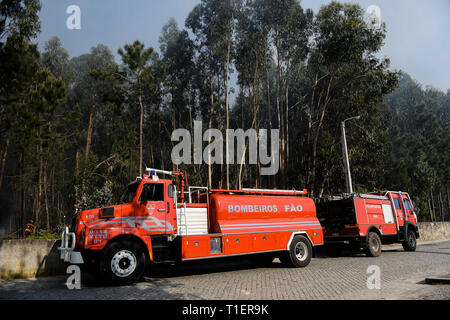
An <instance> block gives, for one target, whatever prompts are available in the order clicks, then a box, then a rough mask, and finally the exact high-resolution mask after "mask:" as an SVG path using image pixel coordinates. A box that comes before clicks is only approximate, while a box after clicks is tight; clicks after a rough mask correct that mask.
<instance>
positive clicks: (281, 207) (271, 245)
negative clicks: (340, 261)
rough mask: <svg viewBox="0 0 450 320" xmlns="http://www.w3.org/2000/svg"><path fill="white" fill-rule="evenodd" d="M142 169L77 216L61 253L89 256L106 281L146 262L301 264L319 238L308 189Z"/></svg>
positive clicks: (118, 280)
mask: <svg viewBox="0 0 450 320" xmlns="http://www.w3.org/2000/svg"><path fill="white" fill-rule="evenodd" d="M147 172H149V175H144V177H143V178H137V179H136V181H134V182H133V183H131V184H129V185H128V187H127V189H126V192H125V193H124V195H123V196H122V199H121V204H118V205H115V206H110V207H105V208H98V209H92V210H86V211H83V212H80V213H78V214H77V215H76V216H75V217H74V220H73V223H72V227H71V231H69V229H68V228H66V230H65V231H64V232H63V235H62V244H61V247H60V248H59V249H60V251H61V259H63V260H64V261H66V262H70V263H75V264H81V263H86V264H90V265H92V266H94V267H95V268H96V269H97V271H98V275H99V276H100V277H101V278H102V279H103V280H104V281H105V282H107V283H110V284H117V285H122V284H130V283H133V282H136V281H138V280H139V279H140V278H141V277H142V275H143V273H144V271H145V269H146V267H147V266H148V265H149V264H150V263H175V262H179V261H187V260H194V259H209V258H218V257H229V256H236V255H251V257H252V258H253V260H254V261H259V262H261V263H262V262H266V261H272V260H273V259H274V258H275V257H278V258H279V259H280V260H281V261H282V262H283V263H284V264H286V265H289V266H292V267H305V266H307V265H308V264H309V262H310V260H311V257H312V254H313V247H314V246H318V245H322V244H323V241H324V240H323V230H322V226H321V224H320V223H319V220H318V218H317V217H316V207H315V204H314V201H313V200H312V199H310V198H308V197H306V190H301V191H296V190H277V189H242V190H224V189H208V188H206V187H195V186H189V187H186V185H187V183H186V182H185V181H186V179H185V175H184V174H183V173H182V172H177V171H174V172H172V171H164V170H156V169H147ZM158 173H159V174H165V175H168V176H170V177H171V179H160V178H159V177H158V175H157V174H158Z"/></svg>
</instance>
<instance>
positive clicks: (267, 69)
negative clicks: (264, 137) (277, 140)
mask: <svg viewBox="0 0 450 320" xmlns="http://www.w3.org/2000/svg"><path fill="white" fill-rule="evenodd" d="M266 90H267V117H268V119H269V132H272V113H271V110H270V74H269V67H268V63H266ZM273 151H274V150H272V151H271V154H272V163H273V162H274V160H275V159H274V158H273V157H274V152H273ZM267 180H268V184H269V186H273V183H274V182H273V176H272V175H271V176H268V178H267Z"/></svg>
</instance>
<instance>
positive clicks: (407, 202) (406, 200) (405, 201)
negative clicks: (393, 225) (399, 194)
mask: <svg viewBox="0 0 450 320" xmlns="http://www.w3.org/2000/svg"><path fill="white" fill-rule="evenodd" d="M403 203H404V204H405V208H406V210H412V209H411V206H410V204H409V201H408V199H403Z"/></svg>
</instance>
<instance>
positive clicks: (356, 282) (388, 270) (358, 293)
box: [0, 241, 450, 300]
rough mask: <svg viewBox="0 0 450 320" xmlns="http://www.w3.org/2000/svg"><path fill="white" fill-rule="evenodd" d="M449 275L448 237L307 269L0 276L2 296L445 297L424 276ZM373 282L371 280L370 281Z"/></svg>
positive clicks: (237, 262) (222, 263)
mask: <svg viewBox="0 0 450 320" xmlns="http://www.w3.org/2000/svg"><path fill="white" fill-rule="evenodd" d="M371 265H375V266H377V267H379V271H380V289H376V288H375V289H368V287H367V280H368V277H370V276H373V275H374V274H373V273H372V272H373V271H371V272H370V273H368V272H367V271H368V267H369V266H371ZM449 274H450V241H443V242H438V243H431V244H421V245H419V246H418V248H417V251H416V252H404V251H403V249H402V248H401V246H385V247H384V248H383V253H382V255H381V256H379V257H377V258H368V257H365V256H364V255H355V254H353V255H352V254H345V253H344V256H340V257H327V256H326V255H325V253H323V252H319V253H318V255H317V257H316V258H313V259H312V261H311V263H310V264H309V266H307V267H306V268H300V269H295V268H286V267H283V266H282V265H281V263H279V261H278V260H277V259H276V260H275V261H274V263H272V265H271V266H269V267H257V266H254V265H253V264H252V263H251V262H250V261H248V260H247V259H244V258H240V259H226V260H216V261H208V262H201V263H200V262H195V263H193V262H190V263H187V264H186V265H184V266H183V267H181V268H179V269H173V268H168V267H158V268H152V269H151V270H150V275H149V276H148V277H146V278H145V279H144V281H142V282H140V283H138V284H136V285H133V286H127V287H102V286H100V285H99V284H98V283H96V281H95V279H93V278H92V276H90V275H83V276H82V281H81V282H82V287H81V289H80V290H69V289H67V287H66V285H65V281H66V277H65V276H57V277H48V278H37V279H20V280H19V279H18V280H0V299H21V300H22V299H88V300H91V299H120V300H126V299H217V300H222V299H223V300H247V299H264V300H266V299H268V300H271V299H277V300H278V299H293V300H309V299H445V300H450V285H427V284H424V283H423V280H424V279H425V278H426V277H430V276H446V275H449ZM372 283H374V284H376V282H372Z"/></svg>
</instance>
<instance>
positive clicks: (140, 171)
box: [139, 85, 144, 177]
mask: <svg viewBox="0 0 450 320" xmlns="http://www.w3.org/2000/svg"><path fill="white" fill-rule="evenodd" d="M139 107H140V120H139V177H142V160H143V159H142V157H143V152H142V150H143V137H144V105H143V104H142V92H141V88H140V85H139Z"/></svg>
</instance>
